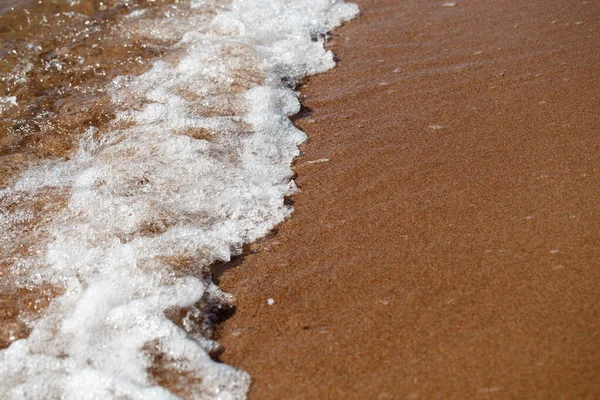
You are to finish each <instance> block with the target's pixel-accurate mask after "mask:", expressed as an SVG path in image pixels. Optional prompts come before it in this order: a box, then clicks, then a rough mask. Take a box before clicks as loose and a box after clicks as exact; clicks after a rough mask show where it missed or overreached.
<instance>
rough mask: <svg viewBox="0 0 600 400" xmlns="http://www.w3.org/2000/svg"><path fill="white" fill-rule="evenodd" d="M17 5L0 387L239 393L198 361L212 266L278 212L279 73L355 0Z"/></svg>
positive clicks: (14, 390) (284, 186) (351, 9)
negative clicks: (343, 1)
mask: <svg viewBox="0 0 600 400" xmlns="http://www.w3.org/2000/svg"><path fill="white" fill-rule="evenodd" d="M21 6H23V7H21V8H18V7H16V8H14V9H12V6H11V10H9V11H5V12H4V14H3V15H1V16H0V40H1V47H0V162H1V164H0V165H1V170H0V189H1V190H0V223H1V226H2V230H3V232H2V235H1V236H0V251H1V252H2V254H3V257H2V259H1V260H0V285H1V286H2V291H1V293H2V295H1V296H0V301H1V302H2V303H1V304H0V310H1V313H0V319H2V321H1V322H2V324H1V326H2V328H0V346H2V347H4V348H5V350H3V351H1V352H0V392H1V393H4V396H5V397H6V398H32V397H33V398H54V397H56V398H58V397H61V398H73V399H84V398H98V397H100V398H117V397H119V398H132V399H133V398H148V397H152V398H175V397H177V396H180V397H184V398H243V397H244V396H245V393H246V390H247V388H248V385H249V377H248V375H247V374H246V373H245V372H243V371H238V370H235V369H233V368H231V367H229V366H227V365H224V364H220V363H217V362H214V361H213V359H212V358H213V357H214V356H215V355H217V354H218V353H219V352H220V351H221V349H220V346H219V345H218V343H216V342H214V341H212V340H211V335H212V329H213V326H214V323H215V321H216V320H217V319H218V315H219V314H220V313H222V312H223V310H226V309H227V308H230V307H231V306H232V303H233V298H232V296H231V295H228V294H225V293H223V292H221V291H220V290H219V289H218V288H217V287H216V286H215V285H214V284H213V282H212V280H211V270H210V266H211V265H212V264H213V263H215V262H227V261H229V260H230V258H231V257H232V256H234V255H236V254H239V253H240V252H241V250H242V246H243V245H244V244H245V243H248V242H250V241H253V240H256V239H258V238H260V237H262V236H264V235H265V234H266V233H267V232H268V231H269V230H270V229H271V228H272V227H273V226H275V225H276V224H277V223H279V222H281V221H282V220H284V219H285V218H286V217H287V216H289V215H290V213H291V211H292V209H291V207H290V206H288V205H286V204H284V197H285V196H287V195H289V194H291V193H293V192H294V191H295V185H294V182H293V180H292V176H293V173H292V170H291V168H290V164H291V162H292V160H293V158H294V157H295V156H296V155H297V154H298V148H297V146H298V145H299V144H300V143H301V142H302V141H303V140H304V139H305V136H304V134H303V133H302V132H300V131H299V130H298V129H296V128H295V127H294V126H293V124H292V123H291V122H290V120H289V118H288V117H290V116H292V115H293V114H295V113H297V112H298V111H299V107H300V105H299V102H298V99H297V95H296V93H295V92H294V88H295V85H296V82H297V81H298V80H299V79H301V78H302V77H304V76H307V75H310V74H314V73H318V72H323V71H325V70H327V69H329V68H331V67H333V66H334V61H333V55H332V54H331V53H330V52H328V51H325V50H324V48H323V42H324V40H325V37H326V32H327V31H328V30H330V29H332V28H333V27H335V26H337V25H339V24H340V23H341V22H343V21H345V20H348V19H350V18H352V17H353V16H354V15H356V12H357V9H356V7H355V6H354V5H348V4H344V3H342V2H330V1H322V0H312V1H309V2H307V1H280V0H269V1H258V0H257V1H236V0H233V1H232V2H231V3H229V2H219V1H198V0H190V1H183V0H182V1H178V0H161V1H143V0H132V1H104V2H100V1H92V0H80V1H69V2H57V1H54V0H42V1H40V2H37V3H35V4H28V5H24V4H21ZM5 8H6V7H5Z"/></svg>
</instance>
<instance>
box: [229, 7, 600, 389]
mask: <svg viewBox="0 0 600 400" xmlns="http://www.w3.org/2000/svg"><path fill="white" fill-rule="evenodd" d="M358 3H359V5H360V7H361V9H362V16H361V17H360V18H359V19H357V20H355V21H353V22H351V23H349V24H347V25H345V26H344V27H342V28H340V29H338V30H337V31H335V32H334V35H333V38H332V40H331V42H330V46H331V48H332V49H333V51H334V52H335V54H336V55H337V56H338V57H339V59H340V63H339V65H338V67H337V68H336V69H335V70H333V71H330V72H328V73H326V74H323V75H319V76H316V77H313V78H311V79H309V80H308V81H307V82H306V84H305V85H304V87H303V88H302V95H303V102H304V105H305V106H306V107H307V110H306V112H304V113H303V117H302V118H299V119H298V120H297V121H296V122H297V125H298V126H299V127H300V128H301V129H303V130H304V131H305V132H306V133H307V134H308V136H309V138H310V139H309V141H308V142H307V143H306V144H305V145H304V147H303V153H304V154H303V156H302V157H300V158H299V159H297V162H296V165H295V170H296V172H297V174H298V177H297V184H298V186H299V187H300V188H301V191H300V192H299V193H298V194H296V195H295V196H294V197H293V201H294V207H295V212H294V214H293V216H292V218H291V219H290V220H288V221H287V222H285V223H284V224H282V225H281V226H280V227H279V229H278V231H277V232H276V234H274V235H272V237H270V238H268V239H266V240H264V241H263V242H261V243H259V244H256V245H253V246H249V247H248V251H247V254H246V255H245V256H244V258H243V260H241V261H242V262H241V263H239V265H237V266H236V267H234V268H231V269H229V270H227V271H226V272H225V273H223V274H222V275H221V276H219V280H220V285H221V287H222V288H223V289H224V290H226V291H228V292H231V293H233V294H234V295H235V296H236V298H237V301H236V305H237V309H236V312H235V314H234V315H233V316H232V317H231V318H229V319H228V320H227V321H226V322H225V323H224V324H223V325H222V327H221V331H220V335H219V341H220V343H221V344H222V345H223V346H224V347H225V351H224V353H223V354H222V355H221V357H220V358H221V360H222V361H224V362H226V363H228V364H231V365H233V366H236V367H239V368H242V369H244V370H246V371H248V372H249V373H250V374H251V376H252V378H253V385H252V389H251V392H250V398H251V399H282V398H286V399H341V398H344V399H401V398H429V399H431V398H546V399H548V398H556V399H558V398H565V399H567V398H569V399H574V398H598V397H600V361H599V360H600V318H599V317H600V301H599V300H600V285H599V282H600V218H599V216H600V215H599V214H600V196H599V195H598V189H599V187H600V175H599V174H600V152H599V151H600V139H599V137H600V136H599V134H600V128H599V126H600V97H599V93H600V79H599V77H600V51H599V47H598V43H600V23H599V22H598V21H600V3H598V2H595V1H568V2H565V1H559V0H533V1H531V0H529V1H525V0H503V1H482V0H458V1H456V2H455V3H454V2H444V1H417V0H406V1H394V0H359V1H358ZM268 299H273V304H272V305H269V304H268V302H267V300H268Z"/></svg>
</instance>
